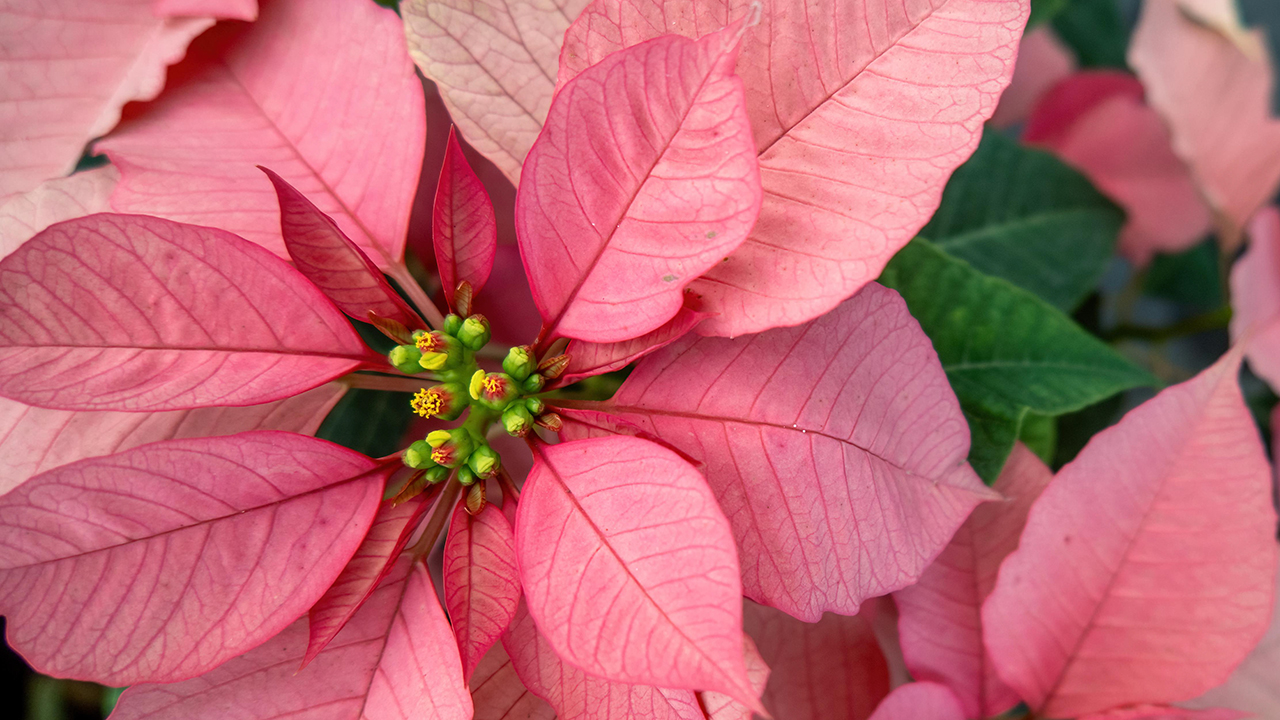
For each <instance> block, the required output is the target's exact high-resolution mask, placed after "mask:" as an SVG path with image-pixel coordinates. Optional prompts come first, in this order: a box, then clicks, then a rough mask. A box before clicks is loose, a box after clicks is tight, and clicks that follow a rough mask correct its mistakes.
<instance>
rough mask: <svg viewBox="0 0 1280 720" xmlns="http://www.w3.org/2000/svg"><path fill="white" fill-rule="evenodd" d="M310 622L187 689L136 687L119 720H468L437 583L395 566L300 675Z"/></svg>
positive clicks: (419, 569) (119, 708) (420, 570)
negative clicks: (435, 587) (288, 719)
mask: <svg viewBox="0 0 1280 720" xmlns="http://www.w3.org/2000/svg"><path fill="white" fill-rule="evenodd" d="M306 647H307V621H306V620H305V619H302V620H299V621H297V622H295V623H294V624H293V625H290V626H289V627H288V628H287V629H285V631H284V632H282V633H280V634H279V635H277V636H276V637H274V638H272V639H271V640H270V641H268V642H267V643H266V644H264V645H262V646H260V647H258V648H255V649H253V650H251V651H249V652H248V653H246V654H245V655H243V656H241V657H238V658H235V659H233V660H231V661H229V662H227V663H226V664H224V665H222V666H221V667H219V668H217V669H215V670H213V671H211V672H208V673H205V674H204V675H201V676H200V677H197V678H193V679H191V680H187V681H186V682H182V683H177V684H171V685H136V686H134V687H131V688H129V689H128V690H126V691H125V693H124V695H121V696H120V702H119V703H118V704H117V705H116V710H115V712H114V713H113V714H112V717H113V718H115V719H116V720H272V719H273V718H281V717H308V718H324V719H325V720H470V718H471V698H470V695H469V694H468V692H467V686H466V684H465V683H464V682H463V681H462V668H461V666H460V665H459V664H458V655H457V650H456V647H455V646H454V643H453V637H452V635H451V634H450V632H449V622H448V620H446V619H445V617H444V613H443V612H442V611H441V610H440V603H439V601H438V600H437V599H436V595H435V591H434V590H433V589H432V587H431V578H430V576H429V574H428V572H427V570H426V568H424V567H423V566H422V565H421V564H419V563H413V562H412V561H411V560H410V558H409V557H407V556H406V557H403V558H401V559H400V561H399V562H397V564H396V566H395V568H394V570H393V571H392V572H391V573H390V574H389V575H388V577H387V579H386V580H385V581H384V582H383V583H382V584H381V585H380V586H379V587H378V589H377V590H376V591H374V593H373V595H372V596H371V597H370V598H369V602H367V603H366V604H365V606H364V607H363V608H361V609H360V612H358V613H356V615H355V617H354V618H352V621H351V622H350V623H348V625H347V626H346V627H345V628H344V629H343V630H342V632H340V633H338V636H337V637H336V638H335V639H334V642H333V643H332V644H331V645H330V646H329V647H328V649H326V650H325V651H324V652H323V653H321V654H320V655H319V657H317V658H316V659H315V662H312V663H311V664H310V665H308V666H307V667H306V668H305V669H303V670H302V671H299V670H298V665H299V663H301V661H302V656H303V653H304V652H305V650H306Z"/></svg>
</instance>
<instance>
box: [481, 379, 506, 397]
mask: <svg viewBox="0 0 1280 720" xmlns="http://www.w3.org/2000/svg"><path fill="white" fill-rule="evenodd" d="M501 389H502V378H500V377H495V376H493V375H489V376H487V377H485V379H484V391H485V392H486V393H487V394H489V395H497V394H498V392H499V391H500V390H501Z"/></svg>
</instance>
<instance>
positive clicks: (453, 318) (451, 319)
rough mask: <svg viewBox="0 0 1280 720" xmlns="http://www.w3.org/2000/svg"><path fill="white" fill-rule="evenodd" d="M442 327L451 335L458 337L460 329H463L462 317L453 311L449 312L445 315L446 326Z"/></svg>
mask: <svg viewBox="0 0 1280 720" xmlns="http://www.w3.org/2000/svg"><path fill="white" fill-rule="evenodd" d="M440 329H441V330H444V331H445V332H446V333H448V334H449V335H452V336H454V337H458V331H459V330H461V329H462V318H460V317H458V316H457V315H454V314H453V313H449V314H448V315H445V316H444V326H443V327H442V328H440Z"/></svg>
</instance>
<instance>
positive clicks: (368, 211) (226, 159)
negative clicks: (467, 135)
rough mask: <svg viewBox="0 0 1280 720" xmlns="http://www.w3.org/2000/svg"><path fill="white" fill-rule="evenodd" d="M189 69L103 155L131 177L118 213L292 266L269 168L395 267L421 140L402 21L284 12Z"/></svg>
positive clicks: (309, 5) (377, 11)
mask: <svg viewBox="0 0 1280 720" xmlns="http://www.w3.org/2000/svg"><path fill="white" fill-rule="evenodd" d="M191 55H192V57H191V58H189V59H188V60H187V61H186V62H184V63H183V64H182V65H181V66H180V68H181V72H180V73H175V75H176V76H178V77H179V78H180V79H177V80H175V81H174V82H172V83H171V84H170V87H169V88H168V89H167V90H166V92H165V93H164V95H162V96H161V97H160V98H159V99H158V100H156V101H155V102H154V103H152V104H151V105H148V106H147V107H146V108H144V109H143V111H142V112H141V113H140V114H138V115H137V116H136V117H133V118H132V119H130V120H128V121H127V122H125V123H123V124H121V126H120V127H119V128H118V129H117V130H116V131H115V132H114V133H112V134H111V135H110V136H109V137H107V138H106V139H105V140H103V141H101V142H99V143H98V144H97V147H98V149H99V150H102V151H105V152H106V153H107V154H108V155H109V156H110V157H111V159H112V162H114V163H115V164H116V165H118V166H119V167H120V172H121V175H122V179H121V183H120V187H119V189H117V190H116V193H115V195H114V196H113V197H112V200H111V202H112V206H113V207H114V208H115V209H117V210H119V211H121V212H136V213H145V214H148V215H159V216H161V217H167V218H170V219H173V220H181V221H183V222H190V223H195V224H199V225H212V226H214V227H219V228H222V229H224V230H230V231H232V232H235V233H237V234H239V235H242V236H244V237H246V238H248V239H250V240H252V241H254V242H256V243H259V244H260V245H262V246H264V247H266V248H267V249H269V250H272V251H273V252H275V253H276V254H278V255H281V256H285V248H284V245H283V244H282V241H281V238H280V220H279V218H280V215H279V211H278V205H277V201H276V194H275V192H273V190H272V188H271V183H270V182H268V181H267V179H266V178H264V177H263V176H262V174H261V173H259V172H258V171H257V170H256V169H255V167H254V166H255V165H265V166H267V167H270V168H271V169H273V170H275V171H276V172H278V173H280V175H281V176H282V177H283V178H284V179H285V180H287V181H288V182H289V183H290V184H291V185H293V186H294V187H296V188H298V190H300V191H301V192H302V193H303V194H304V195H305V196H306V197H308V198H310V199H311V200H312V201H313V202H315V204H316V205H317V206H318V207H319V208H320V210H321V211H322V212H324V213H325V214H327V215H329V216H331V217H332V218H333V219H334V220H335V221H336V222H337V224H338V227H340V228H341V229H342V231H343V232H344V233H346V234H347V236H348V237H350V238H351V239H352V240H353V241H354V242H355V244H356V245H358V246H359V247H360V249H361V250H363V251H364V252H365V254H366V255H368V256H369V257H370V258H372V259H373V261H374V262H375V263H376V264H377V265H378V266H379V267H381V268H383V269H384V270H387V269H390V268H391V267H392V266H394V265H396V264H397V263H398V262H399V260H400V257H401V255H402V253H403V251H404V241H405V230H406V228H407V227H408V222H409V210H410V207H411V206H412V203H413V194H414V191H415V189H416V188H417V184H418V174H419V173H420V172H421V169H422V168H421V164H420V163H421V158H422V149H423V143H424V138H425V129H424V124H423V119H422V118H423V99H422V86H421V84H420V83H419V82H418V79H417V78H416V77H415V75H414V73H413V64H412V63H411V62H409V59H408V57H406V54H405V41H404V34H403V32H402V31H401V28H400V23H399V20H398V19H397V18H396V16H395V13H393V12H391V11H390V10H387V9H386V8H380V7H378V6H377V5H375V4H373V3H371V2H369V1H368V0H331V1H330V2H321V3H315V2H310V1H309V0H274V1H273V2H271V3H267V4H266V5H264V7H263V8H262V15H261V17H259V18H258V21H257V22H255V23H253V24H252V25H247V26H244V27H241V28H235V27H231V28H225V29H224V28H219V30H215V31H214V32H213V33H210V34H208V35H206V36H205V37H202V38H200V40H199V41H197V42H196V43H194V44H193V45H192V46H191ZM370 78H377V81H376V82H370Z"/></svg>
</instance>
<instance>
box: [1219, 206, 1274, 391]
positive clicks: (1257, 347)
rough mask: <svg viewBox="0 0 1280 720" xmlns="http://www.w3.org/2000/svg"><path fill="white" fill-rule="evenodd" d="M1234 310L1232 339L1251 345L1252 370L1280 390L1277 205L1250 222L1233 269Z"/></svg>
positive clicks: (1247, 348) (1247, 354)
mask: <svg viewBox="0 0 1280 720" xmlns="http://www.w3.org/2000/svg"><path fill="white" fill-rule="evenodd" d="M1231 308H1232V310H1233V313H1232V316H1231V337H1232V339H1233V340H1234V341H1237V342H1247V344H1246V345H1245V357H1247V358H1248V359H1249V369H1251V370H1253V372H1254V373H1256V374H1257V375H1258V376H1259V377H1261V378H1262V379H1263V380H1266V381H1267V383H1268V384H1270V385H1271V387H1273V388H1278V387H1280V323H1278V322H1276V319H1277V318H1280V210H1277V209H1276V207H1274V206H1268V207H1265V208H1263V209H1261V210H1259V211H1258V214H1257V215H1255V216H1254V217H1253V220H1251V221H1250V222H1249V247H1248V249H1246V250H1245V252H1244V254H1243V255H1241V256H1240V259H1239V260H1237V261H1236V262H1235V264H1234V265H1232V266H1231ZM1246 338H1247V339H1246Z"/></svg>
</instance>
